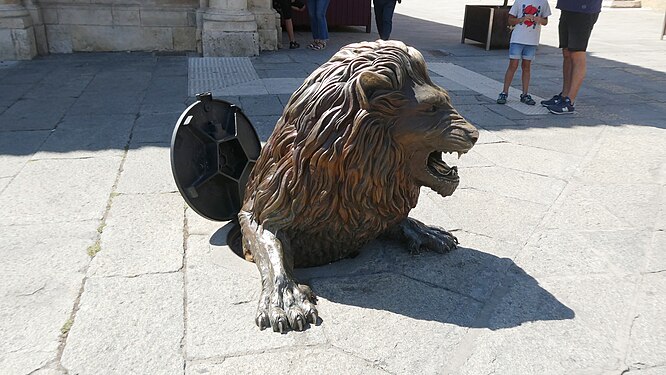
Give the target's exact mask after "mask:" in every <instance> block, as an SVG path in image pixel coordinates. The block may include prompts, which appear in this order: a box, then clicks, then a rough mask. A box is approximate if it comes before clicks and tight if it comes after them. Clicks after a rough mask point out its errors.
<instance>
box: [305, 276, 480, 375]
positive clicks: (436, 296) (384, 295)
mask: <svg viewBox="0 0 666 375" xmlns="http://www.w3.org/2000/svg"><path fill="white" fill-rule="evenodd" d="M311 286H312V288H313V290H316V293H317V295H318V297H319V302H318V306H319V307H318V309H319V312H320V316H321V317H322V319H323V320H324V321H323V323H322V327H323V330H324V332H325V333H326V336H327V337H328V339H329V340H330V342H331V344H332V345H333V346H335V347H338V348H341V349H344V350H345V351H348V352H351V353H353V354H354V355H356V356H359V357H362V358H365V359H367V360H369V361H371V362H374V363H378V364H379V366H380V367H381V368H383V369H385V370H387V371H389V372H391V373H411V372H415V373H432V374H434V373H438V372H439V371H440V370H441V369H442V368H444V367H445V366H446V364H447V358H448V357H449V356H450V355H451V353H452V352H453V351H454V350H455V348H456V346H457V345H458V344H459V342H460V341H461V340H462V338H463V337H464V334H465V332H466V330H467V328H466V327H469V326H471V324H472V323H473V321H474V317H475V315H476V314H477V313H478V311H479V309H480V307H481V304H480V303H479V302H477V301H475V300H473V299H471V298H467V297H464V296H462V295H459V294H456V293H452V292H450V291H447V290H445V289H441V288H436V287H433V286H432V285H428V284H424V283H421V282H418V281H415V280H411V279H409V278H407V277H404V276H401V275H396V274H392V273H382V274H376V275H366V276H362V277H352V278H350V277H346V278H334V279H317V280H314V281H313V282H312V283H311ZM359 327H363V328H362V329H359ZM368 332H372V334H368ZM426 332H427V334H426ZM432 353H437V355H436V356H433V355H431V354H432Z"/></svg>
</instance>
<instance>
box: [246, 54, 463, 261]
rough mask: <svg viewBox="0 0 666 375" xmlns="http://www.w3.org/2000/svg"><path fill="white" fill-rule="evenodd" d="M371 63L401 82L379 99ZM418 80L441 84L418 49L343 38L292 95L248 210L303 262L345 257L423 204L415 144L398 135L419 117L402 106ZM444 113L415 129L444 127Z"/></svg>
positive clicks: (251, 187)
mask: <svg viewBox="0 0 666 375" xmlns="http://www.w3.org/2000/svg"><path fill="white" fill-rule="evenodd" d="M380 43H381V45H380ZM366 71H370V72H373V73H375V74H378V75H381V77H383V79H385V80H386V81H387V82H389V83H390V84H392V85H393V86H395V87H397V89H396V90H393V91H395V92H393V93H389V94H386V95H384V96H383V97H382V99H381V102H378V103H376V104H375V105H374V106H373V107H372V108H370V107H369V106H368V105H367V102H368V98H366V97H364V96H363V95H364V93H363V92H362V90H359V84H358V77H359V75H360V74H362V73H363V72H366ZM413 85H433V84H432V82H431V81H430V79H429V77H428V74H427V69H426V67H425V62H424V61H423V57H422V56H421V55H420V54H419V53H418V52H417V51H416V50H414V49H411V48H409V47H407V46H405V45H404V44H402V43H400V42H376V43H363V44H354V45H349V46H346V47H344V48H343V49H342V50H340V51H339V52H338V53H337V54H336V55H335V56H333V57H332V58H331V60H329V61H328V62H327V63H325V64H324V65H322V66H321V67H320V68H319V69H317V70H316V71H315V72H313V73H312V75H310V77H308V78H307V79H306V81H305V82H304V83H303V85H302V86H301V87H300V88H299V89H298V90H297V91H296V92H295V93H294V94H293V95H292V97H291V99H290V100H289V102H288V104H287V106H286V108H285V110H284V112H283V115H282V117H281V118H280V120H279V121H278V123H277V125H276V127H275V130H274V132H273V134H272V135H271V137H270V138H269V139H268V141H267V143H266V145H265V146H264V148H263V149H262V151H261V155H260V157H259V159H258V160H257V164H256V165H255V167H254V169H253V170H252V173H251V175H250V179H249V183H248V185H247V189H246V193H245V201H244V205H243V208H242V211H244V212H246V213H249V215H250V217H251V218H252V220H254V221H255V222H256V223H257V224H258V225H259V226H260V228H269V229H271V231H272V232H274V233H276V236H277V237H278V238H279V239H280V241H281V242H282V243H283V246H285V248H286V249H285V252H288V253H289V254H290V255H293V259H294V265H295V266H297V267H299V266H315V265H321V264H326V263H329V262H332V261H335V260H338V259H341V258H344V257H346V256H348V255H349V254H351V253H353V252H354V251H356V250H357V249H358V248H359V247H360V246H362V245H363V244H365V243H367V242H368V241H370V240H372V239H375V238H377V237H378V236H379V235H380V234H381V233H383V232H384V231H386V230H387V229H388V228H390V227H392V226H394V225H396V224H397V223H399V222H401V221H402V220H404V219H405V218H407V216H408V213H409V211H410V210H411V209H412V208H414V207H415V206H416V203H417V201H418V196H419V190H420V185H419V184H418V183H417V182H416V181H414V179H413V178H412V177H411V176H410V170H409V167H408V163H406V160H407V159H408V158H410V152H411V150H410V147H411V146H410V145H406V144H401V143H400V141H399V140H397V139H396V137H395V132H396V128H397V127H406V126H410V125H409V124H410V119H409V118H407V117H406V116H410V115H409V114H408V112H404V113H403V111H401V108H402V107H403V106H406V105H408V104H410V103H411V104H414V103H412V102H415V101H416V99H414V98H409V97H408V96H407V95H405V93H404V92H403V91H404V90H407V89H409V88H410V86H413ZM401 90H402V91H401ZM439 90H440V91H442V90H441V89H439ZM442 92H443V91H442ZM446 99H447V100H448V97H447V98H446ZM364 103H365V104H364ZM436 121H439V120H433V123H429V124H426V125H424V126H421V127H418V126H414V129H413V131H414V132H415V133H416V134H417V136H423V137H426V136H428V134H427V133H434V132H439V133H441V131H442V130H441V129H440V127H441V126H439V124H438V123H436ZM419 132H423V134H419ZM439 133H438V134H439ZM429 136H432V134H430V135H429ZM454 188H455V187H454ZM245 250H246V251H249V252H252V249H247V248H246V249H245Z"/></svg>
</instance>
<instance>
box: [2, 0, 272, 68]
mask: <svg viewBox="0 0 666 375" xmlns="http://www.w3.org/2000/svg"><path fill="white" fill-rule="evenodd" d="M278 32H279V22H277V21H276V13H275V11H274V10H273V9H272V7H271V0H249V2H248V0H148V1H138V0H88V1H81V0H24V1H21V0H0V59H12V60H14V59H30V58H32V57H34V56H35V55H37V54H48V53H71V52H79V51H197V52H203V53H204V54H205V55H207V56H248V55H256V54H258V53H259V51H260V50H274V49H277V48H278Z"/></svg>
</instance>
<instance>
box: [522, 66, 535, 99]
mask: <svg viewBox="0 0 666 375" xmlns="http://www.w3.org/2000/svg"><path fill="white" fill-rule="evenodd" d="M520 68H521V70H522V77H521V78H522V82H523V94H527V93H528V91H527V90H528V89H529V88H530V75H531V70H532V61H531V60H523V63H522V65H521V67H520Z"/></svg>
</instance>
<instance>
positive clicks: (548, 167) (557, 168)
mask: <svg viewBox="0 0 666 375" xmlns="http://www.w3.org/2000/svg"><path fill="white" fill-rule="evenodd" d="M474 151H475V152H478V153H479V154H481V156H483V157H485V158H487V159H489V160H492V161H493V162H494V163H496V164H499V165H503V166H505V167H506V168H511V169H515V170H519V171H524V172H529V173H536V174H540V175H542V176H548V177H554V178H559V179H565V180H566V179H569V178H571V176H572V175H573V174H574V172H575V171H576V169H577V168H578V165H579V164H580V163H581V162H582V158H581V157H579V156H576V155H571V154H569V153H564V152H562V151H559V150H558V151H551V150H546V149H543V148H539V147H533V146H525V145H521V144H514V143H492V144H480V145H478V146H476V147H475V148H474Z"/></svg>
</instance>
